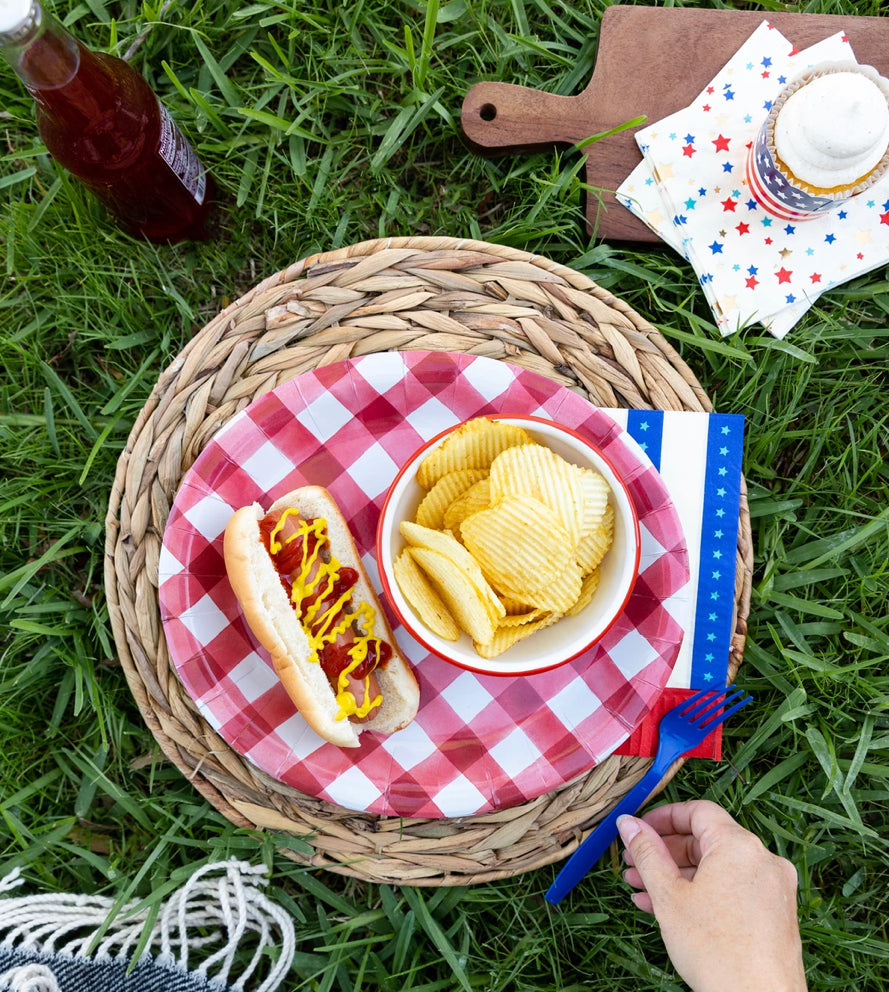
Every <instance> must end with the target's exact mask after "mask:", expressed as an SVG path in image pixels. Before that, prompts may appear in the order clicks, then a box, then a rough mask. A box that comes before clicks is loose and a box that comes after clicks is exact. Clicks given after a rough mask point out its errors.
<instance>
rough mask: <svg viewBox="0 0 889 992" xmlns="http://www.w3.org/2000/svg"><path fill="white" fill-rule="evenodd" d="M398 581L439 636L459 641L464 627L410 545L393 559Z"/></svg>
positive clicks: (422, 618) (430, 627) (404, 593)
mask: <svg viewBox="0 0 889 992" xmlns="http://www.w3.org/2000/svg"><path fill="white" fill-rule="evenodd" d="M392 569H393V571H394V573H395V581H396V582H397V583H398V588H399V589H400V590H401V592H402V594H403V595H404V598H405V599H406V600H407V601H408V603H410V605H411V606H412V607H413V608H414V610H415V611H416V613H417V615H418V616H419V618H420V620H421V621H422V622H423V623H424V624H425V625H426V626H427V627H428V628H429V629H430V630H431V631H432V632H433V633H434V634H438V636H439V637H443V638H444V639H445V640H446V641H456V640H457V638H459V636H460V627H459V626H458V625H457V621H456V620H455V619H454V617H453V615H452V614H451V612H450V610H449V609H448V607H447V605H446V604H445V602H444V601H443V600H442V598H441V596H439V595H438V593H437V592H436V591H435V587H434V586H433V585H432V583H431V582H430V581H429V579H427V577H426V573H425V572H424V571H423V570H422V569H421V568H420V566H419V565H418V564H417V562H416V560H415V558H414V556H413V553H412V551H411V549H410V548H405V549H404V551H402V552H401V554H399V555H398V556H397V557H396V558H395V560H394V561H393V562H392Z"/></svg>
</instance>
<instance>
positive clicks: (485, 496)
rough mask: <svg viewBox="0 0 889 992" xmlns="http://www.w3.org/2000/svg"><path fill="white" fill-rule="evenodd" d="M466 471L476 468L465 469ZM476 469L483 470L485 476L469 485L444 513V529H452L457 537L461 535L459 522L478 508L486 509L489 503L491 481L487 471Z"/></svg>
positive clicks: (476, 511)
mask: <svg viewBox="0 0 889 992" xmlns="http://www.w3.org/2000/svg"><path fill="white" fill-rule="evenodd" d="M466 471H476V470H475V469H467V470H466ZM477 471H480V472H481V471H484V472H485V477H484V478H483V479H481V480H480V481H478V482H476V483H475V485H472V486H470V487H469V488H468V489H467V490H466V492H465V493H463V494H462V495H460V496H458V497H457V498H456V499H455V500H454V502H453V503H451V505H450V506H449V507H448V508H447V509H446V510H445V513H444V526H445V529H446V530H449V531H453V533H454V535H455V536H456V537H457V538H458V539H459V538H460V536H461V535H460V524H462V523H463V521H464V520H465V519H466V518H467V517H470V516H472V514H473V513H478V511H479V510H487V508H488V507H489V506H490V505H491V482H490V479H489V478H488V473H487V471H486V470H483V469H478V470H477Z"/></svg>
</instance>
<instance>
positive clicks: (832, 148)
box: [747, 62, 889, 220]
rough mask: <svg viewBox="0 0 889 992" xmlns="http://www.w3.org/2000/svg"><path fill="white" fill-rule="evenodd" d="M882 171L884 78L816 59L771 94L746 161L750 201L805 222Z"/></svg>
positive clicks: (887, 89) (888, 88)
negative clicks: (813, 64) (774, 95)
mask: <svg viewBox="0 0 889 992" xmlns="http://www.w3.org/2000/svg"><path fill="white" fill-rule="evenodd" d="M887 170H889V80H886V79H884V78H883V77H882V76H880V74H879V73H878V72H877V71H876V70H875V69H873V68H872V67H871V66H862V65H857V64H856V63H854V62H836V63H823V64H821V65H818V66H816V67H815V68H814V69H812V70H810V71H809V72H807V73H805V74H804V75H802V76H800V77H799V78H797V79H794V80H793V81H792V82H791V83H789V84H788V85H787V86H785V88H784V89H783V90H782V91H781V92H780V93H779V95H778V97H777V99H776V100H775V102H774V103H773V105H772V108H771V110H770V112H769V116H768V117H767V118H766V121H765V123H764V124H763V126H762V128H761V129H760V132H759V135H758V136H757V138H756V140H755V141H754V142H753V144H752V145H751V148H750V153H749V155H748V159H747V182H748V185H749V187H750V191H751V193H752V194H753V196H754V198H755V199H756V200H757V201H758V202H759V203H760V204H761V205H762V206H763V207H764V208H765V209H766V210H767V211H768V212H769V213H771V214H774V215H775V216H777V217H781V218H783V219H785V220H809V219H811V218H814V217H820V216H821V215H822V214H824V213H825V212H826V211H828V210H832V209H833V208H834V207H836V206H838V205H839V204H841V203H845V202H846V201H847V200H849V199H850V198H851V197H853V196H856V195H857V194H858V193H862V192H864V190H866V189H869V188H870V187H871V186H872V185H873V184H874V183H876V182H877V181H878V180H879V179H880V178H882V176H883V175H884V174H885V173H886V171H887Z"/></svg>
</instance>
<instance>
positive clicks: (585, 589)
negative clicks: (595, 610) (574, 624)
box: [565, 568, 599, 617]
mask: <svg viewBox="0 0 889 992" xmlns="http://www.w3.org/2000/svg"><path fill="white" fill-rule="evenodd" d="M598 588H599V569H598V568H597V569H596V570H595V571H593V572H590V573H589V574H588V575H585V576H584V577H583V580H582V581H581V585H580V595H579V596H578V597H577V600H576V601H575V603H574V605H573V606H572V607H570V609H567V610H566V611H565V616H568V617H573V616H576V615H577V614H578V613H580V611H581V610H582V609H584V607H586V606H589V605H590V603H591V602H592V599H593V595H594V594H595V592H596V590H597V589H598Z"/></svg>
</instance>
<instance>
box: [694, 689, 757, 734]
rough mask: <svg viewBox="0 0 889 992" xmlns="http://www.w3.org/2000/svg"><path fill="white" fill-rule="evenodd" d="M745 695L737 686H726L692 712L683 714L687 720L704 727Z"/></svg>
mask: <svg viewBox="0 0 889 992" xmlns="http://www.w3.org/2000/svg"><path fill="white" fill-rule="evenodd" d="M743 694H744V690H743V689H739V688H738V687H737V686H726V687H725V689H721V690H719V691H717V692H716V694H715V695H714V696H712V697H711V698H710V699H708V700H705V701H704V702H702V703H700V704H699V705H698V706H696V707H695V708H694V709H693V710H692V711H690V712H686V713H683V716H684V717H685V719H686V720H690V721H692V722H694V723H697V724H700V725H701V726H704V725H705V724H706V723H707V722H708V721H709V720H711V719H712V718H713V717H714V716H718V715H719V711H720V710H721V709H722V708H723V707H726V706H730V705H731V704H732V703H734V702H735V701H736V700H737V699H738V698H739V697H740V696H742V695H743Z"/></svg>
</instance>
